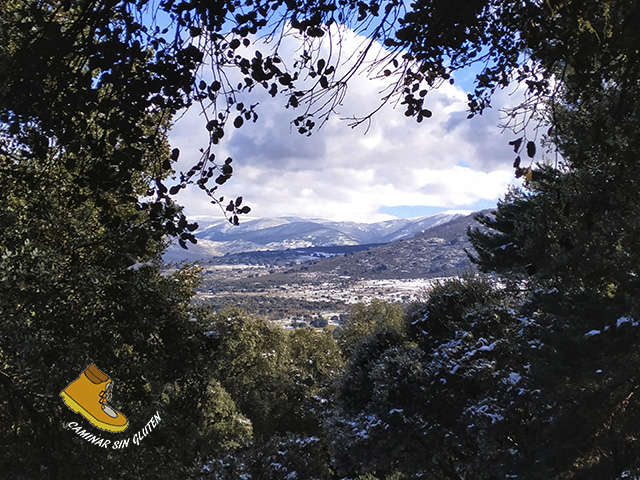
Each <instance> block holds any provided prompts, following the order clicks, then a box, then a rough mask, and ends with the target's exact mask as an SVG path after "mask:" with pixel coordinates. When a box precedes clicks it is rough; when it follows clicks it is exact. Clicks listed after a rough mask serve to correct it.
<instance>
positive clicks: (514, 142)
mask: <svg viewBox="0 0 640 480" xmlns="http://www.w3.org/2000/svg"><path fill="white" fill-rule="evenodd" d="M509 145H511V146H513V151H514V152H515V153H518V150H520V145H522V137H520V138H517V139H515V140H512V141H510V142H509Z"/></svg>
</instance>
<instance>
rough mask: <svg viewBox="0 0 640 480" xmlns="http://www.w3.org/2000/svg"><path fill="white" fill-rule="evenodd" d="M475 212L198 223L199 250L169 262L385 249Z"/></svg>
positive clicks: (170, 254)
mask: <svg viewBox="0 0 640 480" xmlns="http://www.w3.org/2000/svg"><path fill="white" fill-rule="evenodd" d="M471 213H473V212H470V211H446V212H442V213H437V214H434V215H429V216H425V217H417V218H408V219H398V220H388V221H383V222H377V223H357V222H334V221H330V220H321V219H303V218H298V217H280V218H265V219H258V220H249V221H245V222H243V223H241V224H240V225H239V226H233V225H231V224H230V223H229V222H227V221H225V220H224V219H220V220H214V221H207V220H204V221H199V223H200V224H201V225H202V226H203V227H204V228H201V229H200V230H198V231H197V232H196V234H195V236H196V238H197V239H198V244H197V245H191V246H189V250H187V251H185V250H184V249H181V248H180V247H178V246H171V247H169V249H168V250H167V252H166V254H165V260H167V261H178V260H188V261H193V260H198V259H202V258H207V257H212V256H222V255H225V254H228V253H239V252H253V251H267V250H269V251H276V250H289V249H293V248H305V247H330V246H346V245H369V244H384V243H389V242H393V241H395V240H399V239H403V238H409V237H411V236H413V235H415V234H417V233H421V232H424V231H426V230H428V229H430V228H434V227H437V226H439V225H443V224H446V223H448V222H450V221H452V220H455V219H456V218H459V217H464V216H467V215H469V214H471Z"/></svg>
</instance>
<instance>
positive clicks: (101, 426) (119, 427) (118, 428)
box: [60, 391, 129, 432]
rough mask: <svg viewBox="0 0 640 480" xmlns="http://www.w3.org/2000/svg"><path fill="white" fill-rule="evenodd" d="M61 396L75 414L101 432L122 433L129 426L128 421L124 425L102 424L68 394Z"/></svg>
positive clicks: (64, 393)
mask: <svg viewBox="0 0 640 480" xmlns="http://www.w3.org/2000/svg"><path fill="white" fill-rule="evenodd" d="M60 396H61V397H62V400H64V403H65V404H66V405H67V407H69V408H70V409H71V410H73V411H74V412H76V413H79V414H80V415H82V416H83V417H84V418H86V419H87V420H89V422H90V423H91V424H92V425H94V426H96V427H98V428H99V429H100V430H106V431H108V432H122V431H124V430H126V429H127V427H128V426H129V422H128V421H127V423H125V424H124V425H109V424H108V423H104V422H101V421H100V420H98V419H97V418H96V417H94V416H93V415H91V414H90V413H89V412H88V411H87V410H86V409H84V408H83V407H81V406H80V405H79V404H78V403H77V402H76V401H75V400H74V399H73V398H71V397H70V396H69V395H67V393H66V392H64V391H63V392H60Z"/></svg>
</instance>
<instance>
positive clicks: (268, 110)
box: [170, 35, 518, 221]
mask: <svg viewBox="0 0 640 480" xmlns="http://www.w3.org/2000/svg"><path fill="white" fill-rule="evenodd" d="M286 41H288V42H293V39H287V40H286ZM359 43H360V40H359V39H358V38H356V37H354V36H353V35H352V36H350V37H348V38H346V39H345V40H344V41H343V45H342V47H343V49H349V48H356V47H355V46H354V45H358V44H359ZM288 48H289V50H291V51H293V49H294V47H293V46H289V47H288ZM384 86H385V84H384V83H382V81H381V80H369V79H368V78H366V77H365V76H356V77H353V78H352V79H351V81H350V83H349V89H348V92H347V96H346V98H345V101H344V103H343V105H342V106H341V107H340V108H339V112H338V115H334V116H333V117H332V118H331V119H330V120H329V121H328V122H327V123H326V124H325V125H324V127H323V128H322V129H321V130H319V131H317V132H315V133H314V134H313V135H312V136H311V137H306V136H302V135H299V134H298V133H297V132H296V131H295V129H294V128H292V127H291V125H290V121H291V120H292V119H293V118H294V117H295V116H296V115H297V114H298V112H296V111H293V110H286V109H284V108H283V105H284V103H285V99H284V98H282V97H277V98H276V99H271V98H270V97H269V96H268V95H266V94H264V93H259V92H256V93H257V95H256V96H255V97H257V101H259V102H260V106H259V107H258V113H259V115H260V118H259V120H258V122H257V123H256V124H245V126H244V127H243V128H241V129H239V130H235V129H233V127H231V128H229V130H228V131H227V135H226V136H225V139H224V141H223V142H222V145H221V146H220V149H219V150H218V151H216V155H217V156H218V158H220V157H222V158H225V157H226V156H227V155H231V156H232V157H233V158H234V163H233V165H234V167H235V174H234V177H233V178H232V180H231V181H230V182H228V183H227V184H225V185H224V186H223V187H222V188H221V189H220V193H221V195H225V196H226V197H228V198H234V197H235V196H238V195H242V196H243V197H244V199H245V202H246V203H247V204H249V205H250V206H251V207H252V210H253V211H252V214H251V216H252V217H272V216H285V215H291V216H302V217H322V218H329V219H341V220H344V219H350V220H360V221H373V220H380V219H383V218H388V216H387V215H382V214H380V213H379V212H380V209H381V208H383V207H393V206H403V205H408V206H420V205H423V206H431V207H442V208H464V207H468V206H470V205H473V204H474V203H477V202H480V201H495V200H497V199H498V198H499V197H500V196H502V195H503V194H504V193H505V192H506V190H507V186H508V184H509V183H512V182H513V181H514V178H513V169H512V167H511V164H512V162H513V152H512V151H511V149H510V147H509V146H508V144H507V143H508V141H509V140H511V137H510V136H508V135H501V134H500V130H499V128H498V124H499V115H500V114H499V107H498V106H497V105H504V104H508V103H511V104H514V103H516V102H517V98H518V97H517V96H516V99H514V98H511V97H509V95H508V94H507V93H506V92H499V93H498V94H497V95H496V99H495V100H496V102H495V103H496V104H497V105H496V106H495V107H494V108H493V109H490V110H488V111H486V113H485V114H484V115H483V116H480V117H476V118H474V119H472V120H467V118H466V116H467V111H466V93H465V92H464V91H462V90H461V89H460V88H459V87H457V86H453V85H448V84H447V85H443V86H442V87H441V88H440V89H439V90H436V91H432V92H430V93H429V94H428V95H427V101H426V105H427V107H428V108H429V109H430V110H431V111H432V112H433V116H432V117H431V118H429V119H425V120H424V121H423V122H422V123H421V124H418V123H416V121H415V119H411V118H406V117H405V116H404V115H403V113H404V111H403V109H402V108H401V107H398V108H396V109H394V108H393V106H392V105H386V106H385V107H384V108H383V109H382V110H381V111H379V112H378V113H377V114H376V115H375V116H374V118H373V120H372V123H371V124H370V126H369V128H368V132H367V134H366V135H365V134H364V132H365V130H366V126H364V125H361V126H360V127H358V128H355V129H351V128H349V127H348V125H347V124H348V122H347V121H345V120H340V118H339V117H340V116H342V117H353V116H354V115H356V116H362V115H366V114H368V113H369V112H370V111H372V110H373V109H375V108H376V107H377V106H378V102H379V99H380V93H379V92H380V91H381V90H382V89H383V88H384ZM255 97H254V98H252V100H251V102H252V103H254V102H255V101H256V98H255ZM170 137H171V142H172V144H173V146H177V147H178V148H180V149H181V152H182V155H181V157H182V158H187V159H189V160H191V161H193V160H194V159H197V157H198V156H199V154H198V148H199V147H201V146H203V145H205V144H206V138H207V136H206V130H205V129H204V122H203V121H202V119H201V118H198V116H197V114H196V112H195V111H193V112H188V114H187V115H185V117H184V118H183V119H182V120H180V121H179V122H177V124H176V126H175V127H174V129H173V131H172V133H171V136H170ZM178 199H179V201H180V203H181V204H183V205H184V206H185V210H186V213H187V214H188V215H192V216H196V215H212V216H215V215H219V212H218V211H217V210H215V209H214V208H212V205H211V204H210V203H209V201H208V198H207V197H206V196H205V195H203V194H202V193H201V192H200V191H199V190H197V189H193V190H188V191H187V192H184V193H182V194H181V195H180V197H179V198H178Z"/></svg>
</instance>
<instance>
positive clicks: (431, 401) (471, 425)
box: [326, 278, 535, 479]
mask: <svg viewBox="0 0 640 480" xmlns="http://www.w3.org/2000/svg"><path fill="white" fill-rule="evenodd" d="M511 302H512V301H511V300H510V299H509V298H508V297H505V295H504V294H503V293H501V292H499V291H497V290H496V289H495V288H494V287H492V286H491V284H490V283H489V282H488V281H486V280H483V279H475V278H467V279H464V280H451V281H448V282H446V283H445V284H443V285H441V286H437V287H435V288H434V289H433V290H432V291H431V292H430V293H429V298H428V300H427V301H426V302H425V303H424V304H423V305H421V306H420V308H415V310H414V311H413V313H411V315H408V316H406V317H405V318H404V321H403V323H404V327H405V328H403V329H384V328H378V329H376V330H373V331H371V332H369V334H368V335H366V336H365V337H364V338H363V339H362V340H361V342H360V343H359V344H358V346H357V348H356V350H355V352H354V353H353V354H352V356H351V357H350V359H349V361H348V363H347V365H346V367H345V372H344V374H343V375H342V376H341V377H339V378H338V379H337V381H336V390H335V392H334V395H333V396H332V397H331V400H332V404H331V407H330V409H329V412H328V415H327V420H326V428H327V431H328V432H329V435H328V437H329V439H330V441H331V448H332V454H333V456H334V462H335V464H336V468H337V473H338V474H339V475H343V476H347V477H349V478H353V477H354V476H357V475H365V474H371V475H375V476H376V478H391V477H392V476H394V475H397V476H398V478H419V477H426V478H447V479H449V478H451V479H457V478H503V477H504V476H505V475H511V474H514V472H515V471H516V470H515V468H516V465H517V459H518V458H519V456H520V452H519V451H518V450H519V449H518V447H517V444H516V443H515V442H517V441H518V440H519V439H518V437H517V429H516V428H515V427H518V428H521V427H520V425H521V424H528V423H529V422H530V421H531V418H529V416H528V414H523V412H522V411H520V410H519V409H521V408H522V407H523V405H524V406H526V405H527V402H526V401H524V398H528V399H531V397H535V393H532V391H533V388H531V387H530V385H529V380H528V379H527V373H526V368H525V365H526V363H525V362H523V361H522V360H523V356H522V350H523V345H526V342H525V338H527V336H528V335H529V332H528V330H529V329H528V328H524V329H523V325H522V324H521V323H520V322H519V321H518V319H517V318H516V316H515V315H514V312H513V310H512V308H511V306H512V303H511ZM521 330H522V331H521ZM524 330H527V332H525V331H524ZM532 404H535V402H532ZM507 432H508V433H507Z"/></svg>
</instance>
